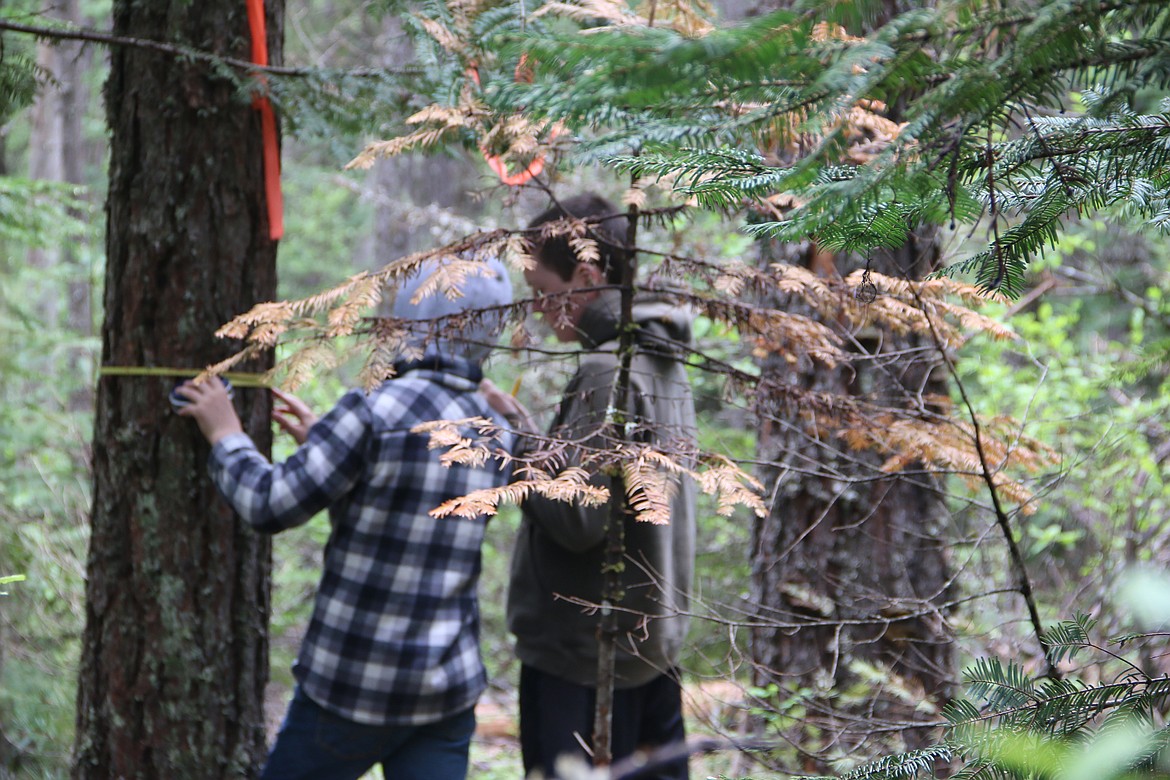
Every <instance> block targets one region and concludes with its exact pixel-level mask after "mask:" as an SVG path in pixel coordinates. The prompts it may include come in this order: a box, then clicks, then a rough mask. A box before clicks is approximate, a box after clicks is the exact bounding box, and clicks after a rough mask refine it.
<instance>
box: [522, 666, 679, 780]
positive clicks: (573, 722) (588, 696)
mask: <svg viewBox="0 0 1170 780" xmlns="http://www.w3.org/2000/svg"><path fill="white" fill-rule="evenodd" d="M596 701H597V690H596V689H595V688H588V687H585V686H582V685H575V684H573V683H571V682H568V681H566V680H562V679H561V678H559V677H555V676H553V675H551V674H546V673H544V672H541V671H539V670H537V669H533V668H532V667H531V666H521V667H520V750H521V751H522V753H523V756H524V772H525V774H528V773H530V772H532V771H533V770H535V769H539V770H541V771H542V772H543V773H544V775H545V777H554V776H555V772H554V770H555V764H556V759H557V756H560V755H562V754H564V753H572V754H574V755H578V756H581V757H583V758H585V759H586V760H588V754H586V752H585V751H584V750H583V749H582V747H581V744H580V742H579V741H578V739H577V737H576V736H574V734H578V735H580V737H581V741H584V742H585V744H590V743H591V742H592V736H593V708H594V705H595V703H596ZM685 740H686V731H685V729H684V727H683V716H682V691H681V690H680V689H679V687H678V681H677V679H676V678H675V677H674V676H672V675H665V674H664V675H659V676H658V677H655V678H654V679H653V680H651V681H650V682H648V683H646V684H645V685H641V686H638V687H637V688H627V689H624V690H618V691H615V692H614V703H613V736H612V738H611V745H612V753H613V759H614V763H617V762H618V761H619V760H621V759H622V758H625V757H626V756H629V755H630V754H632V753H633V752H634V751H636V750H638V749H640V748H641V749H653V748H656V747H661V746H664V745H672V744H674V745H677V744H679V743H682V742H684V741H685ZM637 777H638V778H639V780H642V779H643V778H645V779H646V780H651V779H652V778H653V779H654V780H687V777H688V774H687V762H686V759H685V758H683V759H678V760H675V761H672V762H670V763H669V764H667V765H664V766H660V767H657V768H655V769H649V770H647V771H646V772H645V773H639V774H638V775H637Z"/></svg>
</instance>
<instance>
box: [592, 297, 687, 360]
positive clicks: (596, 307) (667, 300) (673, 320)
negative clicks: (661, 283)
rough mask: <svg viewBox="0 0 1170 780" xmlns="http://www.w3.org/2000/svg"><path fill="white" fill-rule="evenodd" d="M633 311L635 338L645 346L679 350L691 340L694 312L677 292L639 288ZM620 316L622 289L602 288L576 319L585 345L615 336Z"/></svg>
mask: <svg viewBox="0 0 1170 780" xmlns="http://www.w3.org/2000/svg"><path fill="white" fill-rule="evenodd" d="M633 315H634V322H635V323H637V325H638V333H637V335H636V336H635V340H636V341H637V343H638V345H639V346H640V347H642V348H643V349H646V350H647V351H653V352H659V353H662V352H666V353H669V354H680V353H682V352H683V351H685V348H686V347H688V346H689V345H690V344H691V323H692V322H693V321H694V313H693V312H692V311H691V310H690V309H688V308H687V307H686V306H684V305H683V304H682V302H681V300H680V299H679V297H678V296H677V295H675V294H673V293H670V292H664V291H653V292H651V291H644V292H639V293H637V294H636V295H635V296H634V309H633ZM620 319H621V291H620V290H603V291H602V292H601V295H600V296H598V298H597V299H596V300H594V301H593V302H592V303H590V304H589V306H587V307H586V309H585V311H583V312H582V313H581V319H580V320H579V321H578V322H577V326H578V327H579V328H580V329H581V343H582V345H583V346H585V347H586V348H593V347H597V346H599V345H601V344H604V343H605V342H607V341H613V340H614V339H616V338H617V337H618V322H619V321H620Z"/></svg>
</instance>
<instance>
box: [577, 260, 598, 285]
mask: <svg viewBox="0 0 1170 780" xmlns="http://www.w3.org/2000/svg"><path fill="white" fill-rule="evenodd" d="M573 281H574V282H576V285H575V286H577V287H597V286H598V285H600V284H601V283H602V279H601V269H600V268H598V267H597V266H595V265H594V264H593V263H577V267H576V268H574V269H573Z"/></svg>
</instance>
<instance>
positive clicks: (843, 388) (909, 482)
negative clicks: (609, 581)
mask: <svg viewBox="0 0 1170 780" xmlns="http://www.w3.org/2000/svg"><path fill="white" fill-rule="evenodd" d="M765 248H766V250H765V258H764V259H765V261H766V262H784V263H789V264H794V265H802V266H805V267H811V268H814V269H816V270H818V271H819V272H821V273H827V274H836V273H837V272H838V271H839V272H840V274H841V275H842V276H844V275H847V274H848V273H849V272H850V271H851V270H853V268H852V267H850V268H839V269H838V268H837V267H836V266H835V265H834V261H833V260H832V259H830V258H829V257H828V256H827V255H825V254H823V253H818V252H817V250H816V247H815V246H814V245H811V244H800V245H776V244H767V245H765ZM936 256H937V250H936V247H935V243H934V241H933V239H932V238H931V237H930V236H923V237H920V238H919V239H918V240H915V241H912V242H910V243H908V244H906V245H905V246H903V247H902V248H900V249H899V250H896V251H894V252H889V253H885V254H884V255H875V256H874V257H873V258H872V266H871V267H872V268H873V270H874V271H876V272H880V273H883V274H888V275H891V276H895V277H901V278H909V279H920V278H922V276H923V275H924V274H925V273H926V272H929V271H930V270H931V269H932V267H933V264H934V262H935V259H936ZM837 262H839V263H841V264H842V265H844V264H847V263H849V264H852V265H854V267H856V266H857V264H859V263H860V261H859V260H858V259H857V258H843V259H839V260H837ZM862 265H863V264H862ZM769 304H770V305H774V306H776V307H778V308H780V309H782V310H786V311H790V312H794V313H799V314H805V315H807V316H814V315H813V313H812V312H811V311H808V310H805V309H802V305H801V304H800V303H799V301H798V300H796V299H791V300H778V301H771V302H769ZM870 331H871V332H869V333H866V332H864V331H863V332H862V333H860V334H858V335H857V344H856V345H855V347H856V350H857V351H858V352H862V351H864V353H868V354H869V355H872V356H874V357H873V358H872V359H869V358H867V359H864V360H861V361H859V362H857V363H856V364H854V365H852V366H848V367H845V368H837V369H830V368H826V367H825V366H823V365H821V364H819V363H813V362H811V361H809V360H808V359H807V358H804V359H802V360H801V361H800V362H799V363H798V364H796V365H790V364H788V363H787V362H786V361H784V360H781V359H779V358H775V359H770V360H768V361H766V362H765V364H764V365H763V367H762V368H763V372H764V374H765V376H766V378H767V379H769V380H771V381H776V382H785V383H790V384H793V385H797V386H799V387H801V388H805V389H808V390H812V391H814V392H825V393H833V394H838V395H842V396H848V395H854V396H858V397H860V398H861V400H863V401H865V402H866V403H870V404H876V405H879V406H882V407H893V408H907V407H911V408H912V407H913V405H917V404H922V403H924V400H923V399H924V397H926V396H928V395H929V394H931V393H939V392H944V393H945V391H946V384H945V380H944V379H941V378H940V377H939V376H937V375H936V372H935V367H936V364H937V353H936V352H935V351H934V350H933V345H931V344H929V343H926V344H923V343H918V341H916V340H915V337H913V336H897V335H894V334H892V333H888V332H886V333H883V332H878V331H877V330H876V329H872V328H871V329H870ZM919 341H920V340H919ZM926 405H927V406H928V407H929V404H928V403H927V404H926ZM759 450H760V457H761V460H762V462H765V463H768V464H770V465H769V466H768V467H767V468H765V469H764V470H763V473H762V476H763V478H764V481H765V484H766V485H767V486H768V488H769V490H770V491H771V492H772V495H773V503H772V510H771V513H770V514H769V515H768V516H767V517H765V518H762V519H759V520H757V521H756V524H755V527H754V532H753V551H752V556H753V557H752V561H753V577H752V595H753V597H754V599H755V603H757V604H760V605H762V606H763V610H762V612H761V617H762V618H765V619H767V618H771V619H773V620H774V621H776V622H777V623H778V624H787V625H788V626H791V625H792V624H794V623H795V624H797V625H799V626H800V627H799V628H797V629H795V630H793V629H792V628H790V627H789V628H785V627H782V626H780V625H777V626H776V627H767V628H757V629H755V630H754V632H753V637H752V639H753V645H752V646H753V657H754V660H755V661H756V680H755V681H756V683H757V685H761V686H763V685H767V684H769V683H776V684H778V685H779V686H780V688H781V690H790V691H795V690H799V689H806V690H811V691H812V692H813V698H812V703H811V704H810V708H811V709H810V712H809V715H808V716H807V718H806V719H805V725H806V726H807V725H815V726H816V728H817V729H819V730H820V733H821V734H822V736H823V739H824V742H823V743H822V744H821V745H820V746H818V747H822V746H827V745H829V744H833V745H834V750H835V751H840V750H846V751H847V750H848V749H849V748H852V747H855V746H856V745H857V744H859V743H860V742H861V741H862V740H865V739H869V738H870V735H871V734H872V733H873V732H875V731H876V730H877V729H878V728H879V727H882V726H886V725H897V724H907V723H912V722H914V721H915V720H918V721H921V720H927V721H935V720H937V719H938V716H937V712H931V711H930V710H929V709H927V710H925V711H923V710H922V709H921V707H920V706H919V705H920V703H921V702H923V701H927V702H929V703H931V704H933V705H941V704H942V703H943V702H944V700H945V698H946V697H947V696H948V695H949V694H950V690H951V685H952V682H953V678H954V647H953V645H952V643H951V639H950V636H949V634H948V632H947V630H946V626H945V625H944V620H943V616H944V614H945V608H943V607H942V606H941V604H942V603H943V602H945V601H947V600H948V590H949V588H950V582H951V581H950V570H949V566H948V562H947V558H946V554H945V549H944V546H945V545H944V541H943V538H942V534H941V531H942V530H943V528H944V526H945V523H946V519H947V517H948V514H947V508H946V506H945V503H944V500H943V493H942V490H941V486H940V485H939V484H938V481H937V480H936V479H935V478H934V477H932V476H929V475H925V474H923V473H921V472H915V469H914V467H913V466H911V468H910V469H909V470H908V472H907V473H905V474H899V475H889V474H884V473H883V472H881V470H880V466H881V461H882V458H881V457H880V456H876V455H872V454H867V453H859V452H856V451H852V450H851V449H850V448H849V447H848V445H847V444H846V443H845V442H844V441H842V440H841V439H839V438H838V437H837V436H835V435H834V432H833V431H832V430H826V426H824V425H823V424H821V425H817V424H814V422H813V421H812V420H811V418H809V417H804V416H802V415H800V414H799V413H798V414H786V413H785V412H784V411H782V410H773V411H772V415H771V418H770V419H766V420H765V422H764V424H763V425H762V426H761V433H760V439H759ZM907 616H913V617H907ZM864 664H871V665H876V666H877V667H878V669H879V671H878V673H877V674H874V675H869V674H868V673H867V671H866V669H865V668H864V667H863V666H862V665H864ZM870 668H871V669H872V667H870ZM867 678H868V679H867ZM883 678H884V680H883ZM858 680H862V681H864V686H863V688H864V689H865V690H866V693H865V694H864V695H861V696H858V697H857V700H855V701H848V700H845V699H839V700H838V701H834V702H830V701H827V700H824V699H822V698H820V697H819V695H818V694H821V693H825V692H827V691H828V690H829V688H830V687H831V688H833V689H834V690H836V691H838V692H840V691H845V690H847V689H848V687H849V684H850V683H852V682H857V681H858ZM927 736H928V735H927V734H926V733H925V730H918V731H908V732H905V733H904V734H903V738H904V744H902V745H899V744H890V745H885V746H883V747H885V748H886V749H899V748H901V747H916V746H921V745H922V744H924V741H925V740H926V737H927ZM841 737H844V741H843V742H839V741H838V740H839V738H841ZM813 742H815V741H813ZM803 744H806V745H807V744H811V743H810V742H805V743H803ZM811 764H812V765H813V766H815V767H816V768H818V769H823V768H824V767H825V765H824V764H822V763H819V762H817V761H815V760H814V761H812V762H811Z"/></svg>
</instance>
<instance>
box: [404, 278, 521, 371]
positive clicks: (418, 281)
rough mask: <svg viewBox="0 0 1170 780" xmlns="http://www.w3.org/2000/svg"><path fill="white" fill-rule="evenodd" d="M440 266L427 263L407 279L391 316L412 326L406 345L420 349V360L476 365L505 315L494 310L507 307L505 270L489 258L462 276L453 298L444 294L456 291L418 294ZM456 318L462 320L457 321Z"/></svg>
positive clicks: (508, 292) (492, 342) (509, 288)
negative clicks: (438, 360) (456, 295)
mask: <svg viewBox="0 0 1170 780" xmlns="http://www.w3.org/2000/svg"><path fill="white" fill-rule="evenodd" d="M444 265H445V263H443V262H442V261H440V260H431V261H428V262H426V263H423V264H422V265H421V266H420V267H419V269H418V270H417V271H415V273H413V274H412V275H411V276H408V277H407V278H406V280H405V282H404V283H403V284H402V286H401V287H400V288H399V289H398V293H397V295H396V296H395V298H394V316H395V317H397V318H399V319H402V320H406V321H408V322H415V323H417V324H415V325H413V326H411V328H410V331H411V333H410V342H411V344H412V346H421V347H422V348H423V355H424V357H444V358H462V359H465V360H469V361H471V362H473V363H481V362H483V360H484V359H485V358H486V357H487V356H488V353H489V352H491V348H492V346H494V345H495V342H496V339H497V338H498V336H499V334H500V331H501V330H502V329H503V326H504V321H505V320H506V318H507V312H506V311H500V310H498V309H499V307H502V306H507V305H508V304H510V303H512V282H511V280H510V279H509V278H508V269H507V268H505V267H504V264H503V263H502V262H501V261H500V259H499V258H497V257H492V258H488V259H485V260H483V262H482V263H480V265H479V267H478V268H477V269H476V271H478V272H472V273H469V274H467V278H466V279H465V280H464V281H463V283H462V284H459V285H458V286H457V287H458V290H457V292H458V293H459V295H458V297H455V298H451V297H449V296H448V293H449V292H450V293H455V292H456V290H455V289H454V288H453V287H446V286H442V285H440V286H439V287H438V289H436V290H433V291H431V292H429V293H427V294H426V295H420V294H419V293H420V289H421V288H422V286H423V285H424V284H425V283H426V282H427V281H428V280H430V279H431V277H432V276H433V275H434V273H435V272H436V271H438V270H440V269H441V268H442V267H443V266H444ZM416 299H417V300H416ZM485 309H488V310H490V311H484V310H485ZM461 315H466V316H465V317H462V318H461V319H456V318H460V317H461ZM444 319H446V320H448V321H446V322H444ZM437 333H442V336H436V334H437Z"/></svg>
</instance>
